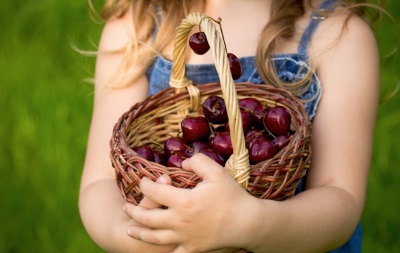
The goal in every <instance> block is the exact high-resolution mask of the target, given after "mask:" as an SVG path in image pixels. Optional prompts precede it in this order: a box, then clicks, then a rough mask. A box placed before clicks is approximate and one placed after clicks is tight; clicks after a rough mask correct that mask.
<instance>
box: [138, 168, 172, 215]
mask: <svg viewBox="0 0 400 253" xmlns="http://www.w3.org/2000/svg"><path fill="white" fill-rule="evenodd" d="M156 182H157V183H160V184H166V185H170V184H171V183H172V181H171V178H170V177H169V176H168V175H161V176H160V177H159V178H158V179H157V181H156ZM139 206H141V207H144V208H147V209H154V208H158V207H161V204H159V203H157V202H155V201H153V200H151V199H149V198H148V197H146V196H145V197H144V198H143V199H142V201H140V203H139Z"/></svg>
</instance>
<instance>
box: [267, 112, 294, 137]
mask: <svg viewBox="0 0 400 253" xmlns="http://www.w3.org/2000/svg"><path fill="white" fill-rule="evenodd" d="M290 122H291V116H290V113H289V112H288V111H287V110H286V109H285V107H282V106H276V107H274V108H271V109H269V110H268V112H267V113H266V114H265V116H264V118H263V123H264V127H265V128H266V129H267V130H268V131H270V132H271V133H272V134H275V135H281V134H287V133H288V132H289V130H290Z"/></svg>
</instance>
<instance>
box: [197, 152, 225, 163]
mask: <svg viewBox="0 0 400 253" xmlns="http://www.w3.org/2000/svg"><path fill="white" fill-rule="evenodd" d="M200 153H202V154H205V155H206V156H208V157H210V158H211V159H213V160H214V161H215V162H217V163H219V164H220V165H221V166H224V165H225V159H224V158H223V157H222V156H221V155H220V154H218V152H217V151H215V150H214V149H211V148H208V149H203V150H201V151H200Z"/></svg>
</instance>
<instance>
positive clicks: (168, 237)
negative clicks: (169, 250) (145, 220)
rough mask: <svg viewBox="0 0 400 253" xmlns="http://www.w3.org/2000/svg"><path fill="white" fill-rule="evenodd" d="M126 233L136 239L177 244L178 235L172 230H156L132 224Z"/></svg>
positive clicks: (151, 242) (152, 242) (158, 243)
mask: <svg viewBox="0 0 400 253" xmlns="http://www.w3.org/2000/svg"><path fill="white" fill-rule="evenodd" d="M126 234H127V235H128V236H130V237H132V238H134V239H137V240H141V241H143V242H147V243H150V244H156V245H171V244H176V236H175V233H173V232H172V231H171V230H154V229H150V228H146V227H140V226H130V227H128V228H127V230H126Z"/></svg>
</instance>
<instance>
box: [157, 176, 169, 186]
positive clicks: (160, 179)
mask: <svg viewBox="0 0 400 253" xmlns="http://www.w3.org/2000/svg"><path fill="white" fill-rule="evenodd" d="M157 183H161V184H166V183H167V179H166V178H165V176H164V175H161V176H160V177H159V178H158V179H157Z"/></svg>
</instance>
